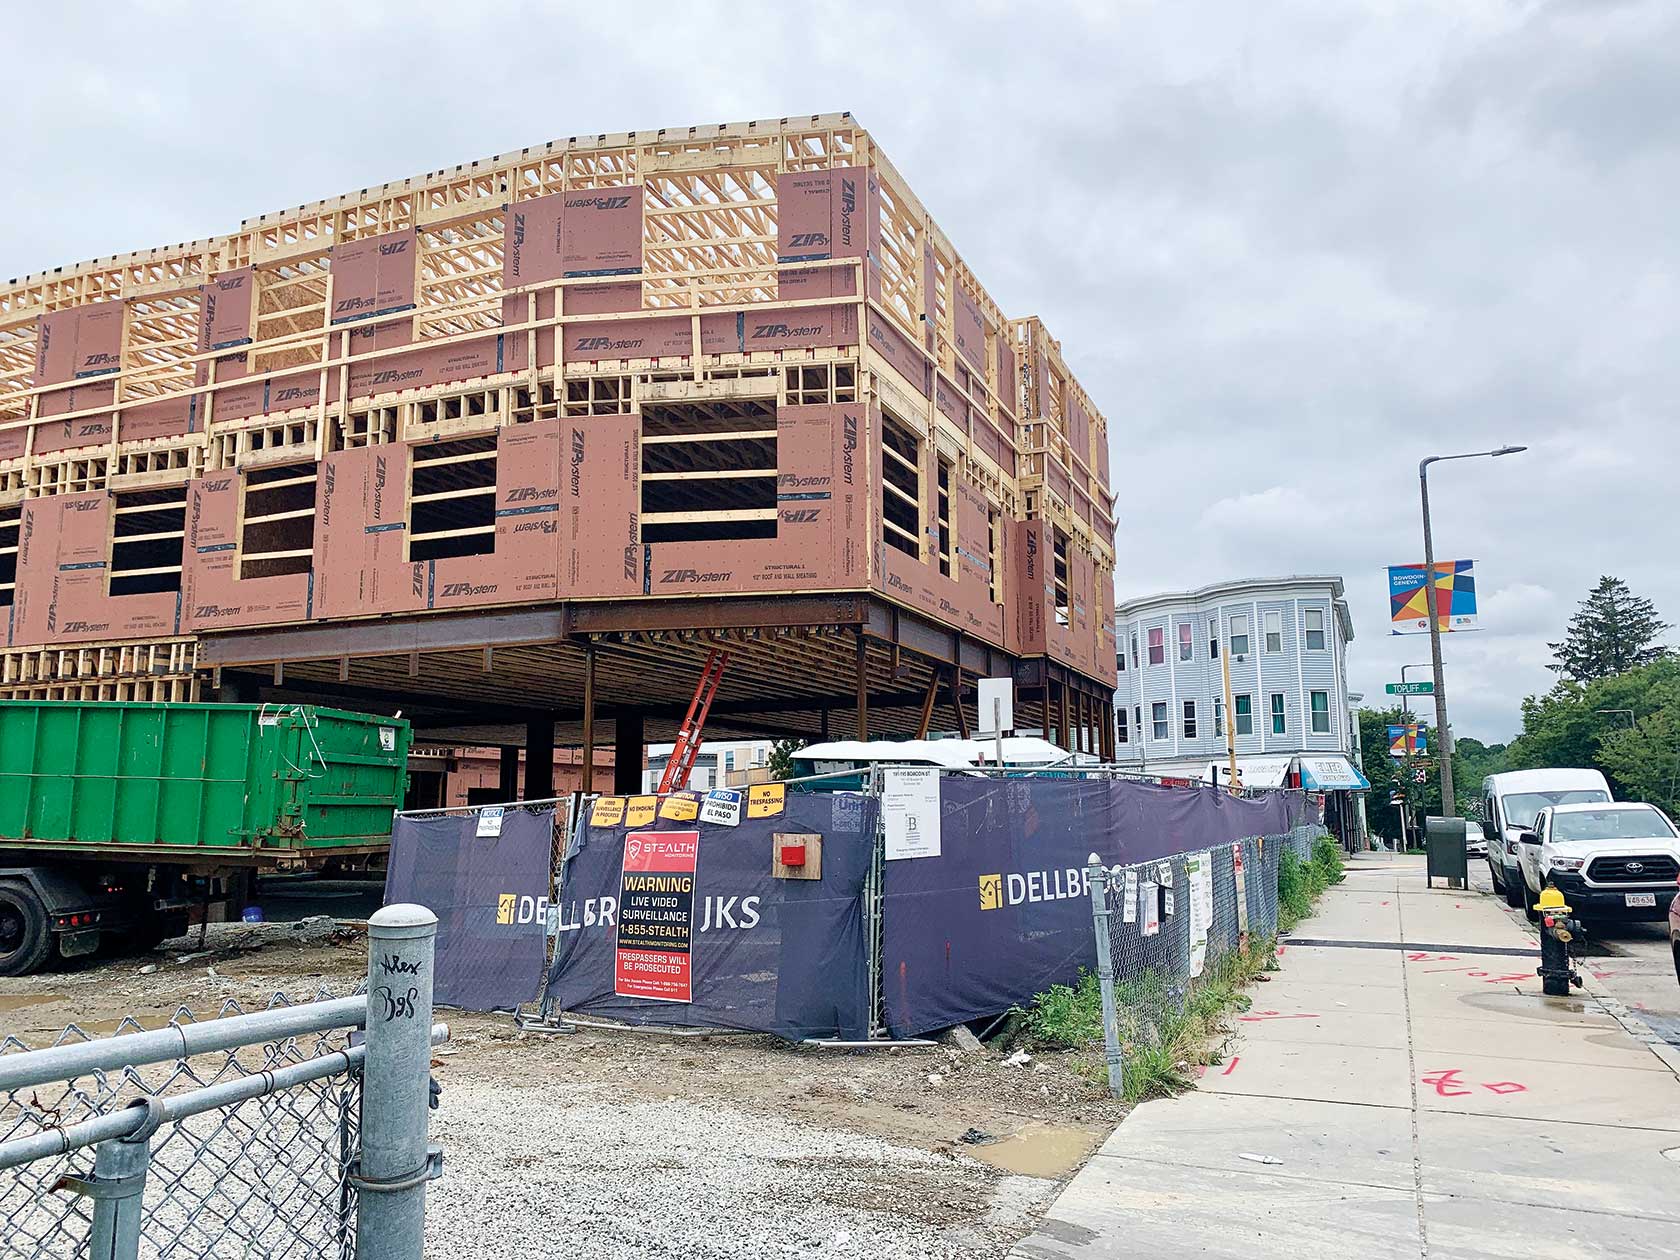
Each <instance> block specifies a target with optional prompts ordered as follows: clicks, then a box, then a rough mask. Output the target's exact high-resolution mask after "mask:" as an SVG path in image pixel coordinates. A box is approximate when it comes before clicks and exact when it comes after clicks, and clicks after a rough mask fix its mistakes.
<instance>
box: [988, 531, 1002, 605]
mask: <svg viewBox="0 0 1680 1260" xmlns="http://www.w3.org/2000/svg"><path fill="white" fill-rule="evenodd" d="M1001 529H1002V521H1000V520H999V518H998V510H997V509H996V508H994V507H988V508H987V509H986V598H987V599H988V600H990V601H991V602H992V603H994V604H1001V603H1003V589H1002V588H1003V565H1002V564H1000V563H999V561H998V544H999V542H1000V539H999V537H998V535H999V533H1000V531H1001Z"/></svg>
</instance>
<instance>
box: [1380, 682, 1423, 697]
mask: <svg viewBox="0 0 1680 1260" xmlns="http://www.w3.org/2000/svg"><path fill="white" fill-rule="evenodd" d="M1383 689H1384V690H1385V691H1387V692H1388V694H1389V695H1391V696H1432V695H1434V694H1435V684H1434V683H1432V682H1397V683H1388V684H1387V685H1386V686H1385V687H1384V688H1383Z"/></svg>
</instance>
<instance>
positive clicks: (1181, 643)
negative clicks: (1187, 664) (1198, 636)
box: [1178, 621, 1190, 661]
mask: <svg viewBox="0 0 1680 1260" xmlns="http://www.w3.org/2000/svg"><path fill="white" fill-rule="evenodd" d="M1178 659H1179V660H1181V661H1187V660H1189V659H1190V623H1189V622H1188V621H1181V622H1179V623H1178Z"/></svg>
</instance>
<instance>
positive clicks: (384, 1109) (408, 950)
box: [353, 905, 442, 1260]
mask: <svg viewBox="0 0 1680 1260" xmlns="http://www.w3.org/2000/svg"><path fill="white" fill-rule="evenodd" d="M437 925H438V920H437V915H435V914H433V913H432V912H431V911H430V910H428V909H426V907H424V906H414V905H396V906H386V907H385V908H384V909H383V910H380V911H378V912H377V913H376V914H375V915H374V916H373V917H372V918H371V919H369V920H368V1010H367V1058H366V1060H365V1062H364V1064H363V1067H362V1129H361V1145H362V1149H361V1159H360V1160H359V1161H358V1164H359V1166H358V1168H357V1169H356V1175H355V1176H354V1177H353V1181H354V1184H355V1186H356V1189H357V1191H358V1195H357V1200H356V1256H357V1260H420V1256H421V1253H422V1251H423V1249H424V1246H425V1234H426V1182H428V1181H429V1180H431V1179H432V1178H433V1177H436V1176H437V1175H438V1174H439V1173H440V1172H441V1170H442V1151H441V1149H440V1148H438V1147H434V1146H431V1145H429V1144H428V1143H427V1141H426V1123H427V1116H428V1111H429V1108H430V1103H431V1079H432V1074H431V1064H432V963H433V953H434V949H435V946H436V944H437Z"/></svg>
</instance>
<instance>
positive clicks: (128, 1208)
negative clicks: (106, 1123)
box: [62, 1134, 151, 1260]
mask: <svg viewBox="0 0 1680 1260" xmlns="http://www.w3.org/2000/svg"><path fill="white" fill-rule="evenodd" d="M150 1163H151V1135H150V1134H148V1135H147V1136H145V1137H143V1138H140V1139H139V1140H134V1139H132V1138H110V1139H108V1140H106V1141H104V1142H101V1143H100V1144H99V1145H98V1146H96V1147H95V1148H94V1152H93V1176H92V1177H91V1178H82V1177H66V1178H64V1181H63V1183H62V1184H63V1185H64V1187H65V1188H66V1189H70V1190H73V1191H75V1193H77V1194H81V1195H85V1196H87V1197H88V1198H90V1199H92V1200H93V1226H92V1229H91V1230H90V1231H89V1233H88V1256H89V1258H90V1260H134V1258H135V1257H136V1256H138V1255H139V1254H140V1220H141V1211H142V1208H141V1195H142V1194H144V1192H145V1189H146V1169H147V1167H148V1165H149V1164H150Z"/></svg>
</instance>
